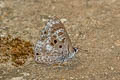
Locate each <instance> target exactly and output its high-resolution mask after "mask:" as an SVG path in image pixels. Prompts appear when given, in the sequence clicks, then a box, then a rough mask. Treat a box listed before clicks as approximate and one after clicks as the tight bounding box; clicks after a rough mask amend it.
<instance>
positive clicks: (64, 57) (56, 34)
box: [34, 17, 78, 64]
mask: <svg viewBox="0 0 120 80" xmlns="http://www.w3.org/2000/svg"><path fill="white" fill-rule="evenodd" d="M34 52H35V61H36V62H38V63H45V64H55V63H62V62H65V61H68V60H69V59H71V58H72V57H73V56H74V55H75V54H76V53H77V52H78V49H77V48H73V47H72V43H71V40H70V38H69V35H68V34H67V31H66V29H65V27H64V25H63V23H62V22H61V21H60V20H59V19H58V18H57V17H53V18H50V19H49V20H48V22H47V23H46V26H45V27H44V28H43V29H42V31H41V35H40V38H39V40H38V41H37V43H36V45H35V48H34Z"/></svg>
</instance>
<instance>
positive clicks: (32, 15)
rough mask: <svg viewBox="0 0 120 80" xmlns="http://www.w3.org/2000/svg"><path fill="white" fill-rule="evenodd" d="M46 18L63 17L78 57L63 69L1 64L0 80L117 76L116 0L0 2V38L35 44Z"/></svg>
mask: <svg viewBox="0 0 120 80" xmlns="http://www.w3.org/2000/svg"><path fill="white" fill-rule="evenodd" d="M48 16H57V17H59V18H60V19H61V20H65V22H64V25H65V28H66V30H67V32H68V34H69V36H70V38H71V41H72V43H73V46H75V47H78V48H79V52H78V53H77V54H76V56H75V57H74V58H73V59H72V60H70V61H68V63H66V64H65V65H64V66H61V67H56V66H47V65H43V64H37V63H36V62H35V61H34V59H33V57H30V58H28V60H27V61H26V63H25V64H24V65H22V66H20V67H15V66H12V65H11V64H10V62H5V63H0V80H120V0H0V36H1V37H4V36H7V35H8V34H9V35H12V37H20V39H22V40H25V41H30V42H31V43H32V44H33V45H34V44H35V43H36V41H37V40H38V39H39V36H40V30H41V29H42V28H43V27H44V25H45V21H44V20H46V19H47V18H48ZM0 54H2V52H0Z"/></svg>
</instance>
